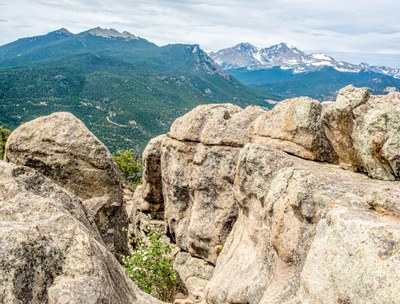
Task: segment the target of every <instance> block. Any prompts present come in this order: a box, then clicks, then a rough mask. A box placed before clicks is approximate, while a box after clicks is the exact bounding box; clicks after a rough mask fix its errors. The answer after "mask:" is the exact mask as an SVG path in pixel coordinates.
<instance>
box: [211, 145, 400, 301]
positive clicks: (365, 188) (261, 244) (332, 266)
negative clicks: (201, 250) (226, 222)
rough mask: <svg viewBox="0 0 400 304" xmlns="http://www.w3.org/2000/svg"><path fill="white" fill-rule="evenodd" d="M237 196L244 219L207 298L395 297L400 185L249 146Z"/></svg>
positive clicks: (236, 228) (240, 169)
mask: <svg viewBox="0 0 400 304" xmlns="http://www.w3.org/2000/svg"><path fill="white" fill-rule="evenodd" d="M249 173H252V174H249ZM235 198H236V199H237V202H238V205H239V218H238V220H237V222H236V224H235V226H234V229H233V231H232V232H231V234H230V236H229V238H228V240H227V241H226V243H225V246H224V250H223V251H222V253H221V255H220V256H219V259H218V261H217V265H216V268H215V271H214V275H213V277H212V279H211V281H210V283H209V284H208V287H207V288H208V295H207V301H208V303H271V304H273V303H276V304H278V303H382V302H383V303H385V302H386V303H395V302H396V301H397V299H399V297H400V289H399V287H400V271H399V270H398V266H399V263H400V252H399V249H400V247H399V244H400V221H399V218H398V216H399V215H400V213H399V211H400V204H399V202H400V182H389V183H388V182H382V181H376V180H372V179H370V178H368V177H367V176H365V175H361V174H357V173H352V172H350V171H344V170H341V169H340V168H338V167H337V166H334V165H328V164H319V163H315V162H311V161H306V160H302V159H299V158H297V157H293V156H290V155H287V154H285V153H283V152H281V151H279V150H276V149H274V148H271V147H265V146H261V145H258V144H249V145H247V146H246V147H245V148H244V149H243V150H242V151H241V157H240V161H239V165H238V171H237V175H236V180H235ZM378 278H380V279H378Z"/></svg>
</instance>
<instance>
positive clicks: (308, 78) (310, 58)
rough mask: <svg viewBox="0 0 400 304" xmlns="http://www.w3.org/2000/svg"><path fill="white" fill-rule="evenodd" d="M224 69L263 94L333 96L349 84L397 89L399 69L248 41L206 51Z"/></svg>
mask: <svg viewBox="0 0 400 304" xmlns="http://www.w3.org/2000/svg"><path fill="white" fill-rule="evenodd" d="M210 57H211V58H213V59H214V61H215V62H217V63H218V64H219V65H220V66H221V68H223V69H224V70H225V72H227V73H229V74H230V75H232V76H234V77H236V78H237V79H239V80H240V81H241V82H243V83H244V84H247V85H249V86H251V87H253V88H255V89H257V90H259V91H260V92H262V93H264V94H272V95H274V96H275V98H279V99H285V98H289V97H293V96H301V95H305V96H310V97H313V98H318V99H324V100H334V98H335V95H336V93H337V90H338V89H340V88H341V87H343V86H346V85H349V84H352V85H355V86H361V87H369V88H370V89H371V91H372V92H374V94H381V93H384V92H387V91H389V90H397V89H400V69H395V68H389V67H384V66H373V65H369V64H366V63H363V64H360V65H356V64H351V63H347V62H344V61H341V60H336V59H334V58H332V57H330V56H327V55H325V54H320V53H318V54H307V53H305V52H302V51H300V50H299V49H297V48H295V47H294V46H289V45H287V44H285V43H280V44H278V45H274V46H271V47H268V48H257V47H255V46H253V45H251V44H249V43H241V44H238V45H236V46H234V47H231V48H227V49H223V50H220V51H218V52H213V53H210Z"/></svg>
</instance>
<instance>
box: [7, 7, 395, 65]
mask: <svg viewBox="0 0 400 304" xmlns="http://www.w3.org/2000/svg"><path fill="white" fill-rule="evenodd" d="M399 11H400V1H399V0H329V1H327V0H264V1H257V0H236V1H235V0H231V1H226V0H224V1H223V0H210V1H207V0H192V1H191V0H171V1H167V0H154V1H152V0H147V1H145V0H30V1H29V0H12V1H11V0H0V33H1V35H0V45H1V44H5V43H7V42H10V41H13V40H15V39H17V38H20V37H26V36H34V35H40V34H44V33H47V32H49V31H52V30H55V29H58V28H61V27H65V28H67V29H68V30H70V31H71V32H73V33H77V32H81V31H84V30H87V29H89V28H93V27H97V26H100V27H103V28H115V29H117V30H120V31H125V30H126V31H129V32H131V33H133V34H135V35H138V36H140V37H143V38H146V39H148V40H150V41H152V42H155V43H156V44H158V45H164V44H168V43H190V44H200V46H201V47H202V48H203V49H205V50H206V51H213V50H218V49H221V48H225V47H229V46H232V45H235V44H237V43H239V42H250V43H252V44H254V45H256V46H260V47H265V46H270V45H272V44H275V43H279V42H287V43H290V44H292V45H295V46H297V47H298V48H300V49H302V50H306V51H324V52H325V53H327V54H329V55H333V56H334V57H336V58H339V59H344V60H350V62H353V63H359V62H361V61H366V62H369V63H373V64H386V65H390V66H396V67H399V68H400V21H399V20H400V19H399Z"/></svg>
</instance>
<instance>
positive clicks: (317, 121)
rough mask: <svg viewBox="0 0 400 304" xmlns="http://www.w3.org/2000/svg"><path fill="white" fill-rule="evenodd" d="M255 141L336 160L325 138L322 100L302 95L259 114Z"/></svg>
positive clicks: (292, 152) (326, 159) (313, 158)
mask: <svg viewBox="0 0 400 304" xmlns="http://www.w3.org/2000/svg"><path fill="white" fill-rule="evenodd" d="M253 129H254V130H253V132H252V135H253V136H252V137H253V140H252V141H253V142H260V143H262V144H264V145H267V146H271V147H276V148H278V149H280V150H282V151H285V152H288V153H290V154H294V155H297V156H300V157H302V158H305V159H311V160H319V161H328V162H336V161H337V156H336V153H335V151H334V150H333V148H332V146H331V144H330V142H329V141H328V139H327V138H326V135H325V131H324V128H323V125H322V105H321V103H320V102H319V101H317V100H314V99H311V98H308V97H299V98H293V99H287V100H285V101H282V102H280V103H278V104H277V105H276V106H275V107H274V109H273V110H272V111H268V112H265V113H264V115H262V116H260V117H258V119H257V120H256V121H255V122H254V125H253Z"/></svg>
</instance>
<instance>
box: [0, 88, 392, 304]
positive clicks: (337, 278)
mask: <svg viewBox="0 0 400 304" xmlns="http://www.w3.org/2000/svg"><path fill="white" fill-rule="evenodd" d="M143 165H144V172H143V184H142V185H141V186H140V187H138V188H137V189H136V191H135V193H134V196H133V208H132V211H130V212H129V213H130V214H127V210H126V206H125V204H124V203H123V198H122V189H121V185H120V179H121V176H120V173H119V171H118V169H117V168H116V165H115V164H114V163H113V161H112V158H111V155H110V153H109V151H108V150H107V149H106V148H105V146H104V145H103V144H102V143H101V142H99V141H98V140H97V138H96V137H95V136H94V135H93V134H92V133H90V132H89V130H87V128H86V127H85V126H84V125H83V124H82V123H81V122H80V121H79V120H78V119H76V118H75V117H74V116H72V115H71V114H68V113H55V114H52V115H50V116H46V117H42V118H38V119H36V120H34V121H31V122H29V123H26V124H23V125H22V126H20V127H19V128H18V129H16V130H15V131H14V132H13V133H12V134H11V136H10V138H9V140H8V142H7V146H6V155H5V161H0V175H1V179H0V303H77V304H78V303H93V304H94V303H96V304H97V303H116V304H119V303H120V304H125V303H161V302H159V301H157V300H156V299H154V298H152V297H150V296H149V295H146V294H144V293H143V292H141V291H140V290H138V288H137V287H136V286H135V285H134V284H133V282H132V281H131V280H130V279H129V278H127V276H126V275H125V274H124V270H123V268H122V267H121V266H120V264H119V263H118V261H117V259H116V258H115V257H119V255H120V254H125V253H126V252H127V239H126V233H124V228H127V227H128V221H129V222H130V223H131V228H133V230H134V231H135V233H136V234H137V236H140V235H141V234H142V233H143V227H145V226H146V225H148V224H155V225H159V226H160V225H161V226H163V227H164V229H165V233H166V236H168V237H169V238H170V240H171V242H172V243H173V244H174V246H176V248H177V250H176V251H175V262H174V266H175V269H176V270H177V271H178V273H179V275H180V278H181V279H182V281H183V283H184V285H185V287H186V288H187V290H188V293H189V297H190V300H191V302H195V303H208V304H228V303H229V304H253V303H254V304H255V303H265V304H307V303H310V304H311V303H312V304H314V303H323V304H330V303H332V304H334V303H335V304H336V303H341V304H365V303H376V304H378V303H379V304H381V303H387V304H388V303H400V300H399V299H400V181H399V180H400V93H391V94H389V95H386V96H371V95H370V94H369V93H368V91H367V90H366V89H356V88H353V87H346V88H344V89H342V90H341V91H340V93H339V95H338V98H337V101H336V102H335V103H320V102H318V101H315V100H312V99H309V98H295V99H290V100H286V101H283V102H281V103H279V104H278V105H277V106H276V107H275V108H274V109H273V110H272V111H265V110H264V109H262V108H259V107H248V108H246V109H241V108H239V107H237V106H233V105H230V104H221V105H204V106H199V107H197V108H196V109H194V110H192V111H191V112H189V113H188V114H186V115H185V116H183V117H181V118H179V119H177V120H176V121H175V122H174V124H173V125H172V127H171V130H170V132H169V133H168V134H167V135H162V136H159V137H157V138H155V139H153V140H151V141H150V143H149V144H148V146H147V148H146V150H145V151H144V154H143ZM148 215H150V216H151V217H152V220H150V221H149V219H148V217H147V216H148Z"/></svg>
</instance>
